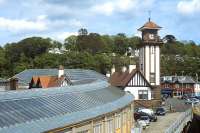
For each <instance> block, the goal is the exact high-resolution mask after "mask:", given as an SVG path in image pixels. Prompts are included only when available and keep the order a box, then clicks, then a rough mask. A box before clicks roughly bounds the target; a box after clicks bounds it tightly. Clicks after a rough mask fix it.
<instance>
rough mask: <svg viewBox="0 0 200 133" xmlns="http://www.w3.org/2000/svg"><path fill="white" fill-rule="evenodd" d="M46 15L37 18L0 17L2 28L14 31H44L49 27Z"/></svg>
mask: <svg viewBox="0 0 200 133" xmlns="http://www.w3.org/2000/svg"><path fill="white" fill-rule="evenodd" d="M45 19H46V16H44V15H41V16H38V17H37V18H36V20H27V19H8V18H5V17H0V28H1V29H4V30H8V31H11V32H12V31H13V32H20V31H44V30H46V29H47V24H46V22H45Z"/></svg>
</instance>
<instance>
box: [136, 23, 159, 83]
mask: <svg viewBox="0 0 200 133" xmlns="http://www.w3.org/2000/svg"><path fill="white" fill-rule="evenodd" d="M160 29H161V27H160V26H158V25H157V24H155V23H154V22H152V21H151V20H150V19H149V21H148V22H147V23H145V24H144V25H143V26H142V27H141V28H139V29H138V30H139V31H141V32H142V43H141V45H140V46H139V68H140V71H141V72H142V73H143V75H144V76H145V78H146V79H147V81H148V82H149V83H150V84H151V85H152V86H160V46H161V45H162V43H163V42H162V40H161V39H160V37H159V35H158V31H159V30H160Z"/></svg>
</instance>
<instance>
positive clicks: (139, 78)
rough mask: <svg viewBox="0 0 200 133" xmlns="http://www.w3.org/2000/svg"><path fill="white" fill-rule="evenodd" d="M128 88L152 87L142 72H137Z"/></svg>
mask: <svg viewBox="0 0 200 133" xmlns="http://www.w3.org/2000/svg"><path fill="white" fill-rule="evenodd" d="M127 86H128V87H149V86H151V85H150V84H149V83H148V81H147V80H146V79H145V77H144V76H143V75H142V74H141V72H140V71H136V72H135V74H134V75H133V77H131V79H130V81H129V82H128V85H127Z"/></svg>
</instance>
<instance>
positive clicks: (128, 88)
mask: <svg viewBox="0 0 200 133" xmlns="http://www.w3.org/2000/svg"><path fill="white" fill-rule="evenodd" d="M124 90H125V91H129V92H130V93H131V94H133V95H134V97H135V100H138V99H139V97H138V91H139V90H148V100H151V89H150V88H149V87H126V88H125V89H124Z"/></svg>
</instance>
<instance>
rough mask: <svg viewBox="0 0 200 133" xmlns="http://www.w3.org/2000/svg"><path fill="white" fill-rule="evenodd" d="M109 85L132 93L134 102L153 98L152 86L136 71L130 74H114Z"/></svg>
mask: <svg viewBox="0 0 200 133" xmlns="http://www.w3.org/2000/svg"><path fill="white" fill-rule="evenodd" d="M110 83H111V85H113V86H117V87H120V88H122V89H123V90H125V91H128V92H130V93H132V94H133V95H134V97H135V100H151V99H152V98H153V93H152V86H151V85H150V83H149V82H148V81H147V80H146V79H145V77H144V76H143V74H142V73H141V72H140V71H139V70H137V69H134V70H132V71H131V72H130V71H128V70H127V71H125V72H122V71H120V72H114V73H113V74H112V75H111V77H110Z"/></svg>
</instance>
